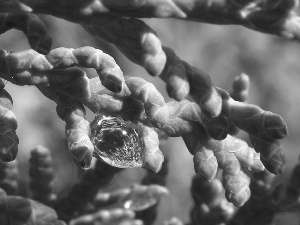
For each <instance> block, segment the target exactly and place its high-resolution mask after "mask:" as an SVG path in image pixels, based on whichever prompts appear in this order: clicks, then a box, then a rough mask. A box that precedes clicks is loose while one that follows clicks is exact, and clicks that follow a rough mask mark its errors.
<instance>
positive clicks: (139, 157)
mask: <svg viewBox="0 0 300 225" xmlns="http://www.w3.org/2000/svg"><path fill="white" fill-rule="evenodd" d="M91 135H92V137H91V140H92V142H93V144H94V156H95V157H96V158H98V159H102V160H103V161H104V162H106V163H108V164H109V165H111V166H115V167H119V168H128V167H142V165H143V157H144V145H143V142H142V136H143V135H142V132H141V131H140V127H139V126H138V125H136V124H134V123H132V122H131V121H125V120H123V119H122V118H120V117H116V116H105V115H101V114H98V115H96V117H95V119H94V121H93V122H92V123H91Z"/></svg>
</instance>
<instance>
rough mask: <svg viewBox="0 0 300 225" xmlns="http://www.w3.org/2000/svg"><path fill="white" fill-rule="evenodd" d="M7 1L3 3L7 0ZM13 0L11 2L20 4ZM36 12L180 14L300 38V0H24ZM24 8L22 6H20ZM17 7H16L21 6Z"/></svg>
mask: <svg viewBox="0 0 300 225" xmlns="http://www.w3.org/2000/svg"><path fill="white" fill-rule="evenodd" d="M6 2H7V1H4V3H0V5H1V6H2V5H3V4H5V6H6V8H7V4H8V3H6ZM15 2H16V1H14V0H11V4H12V5H13V4H16V3H15ZM20 2H22V5H26V6H29V7H28V8H32V9H33V11H34V12H35V13H46V14H51V15H54V16H57V17H61V18H64V19H66V20H71V21H75V22H83V21H84V20H87V19H89V18H91V17H94V16H98V15H103V14H109V15H114V16H126V17H139V18H141V17H143V18H145V17H147V18H168V17H172V18H179V19H185V20H192V21H199V22H205V23H213V24H237V25H243V26H245V27H247V28H250V29H254V30H258V31H260V32H264V33H271V34H276V35H279V36H285V37H288V38H295V39H299V37H300V36H299V29H298V28H299V25H300V22H299V18H298V17H297V15H295V13H293V9H294V8H295V7H296V6H297V4H298V0H286V1H283V0H273V1H265V0H258V1H254V0H247V1H240V0H230V1H225V0H221V1H212V0H186V1H181V0H126V1H117V0H113V1H111V0H89V1H85V0H77V1H72V0H63V1H49V0H43V1H40V0H22V1H20ZM19 8H20V7H19ZM19 8H17V7H15V9H17V10H19Z"/></svg>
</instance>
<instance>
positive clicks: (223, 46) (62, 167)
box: [0, 16, 300, 224]
mask: <svg viewBox="0 0 300 225" xmlns="http://www.w3.org/2000/svg"><path fill="white" fill-rule="evenodd" d="M41 18H42V19H43V20H44V22H45V23H46V24H47V26H48V28H49V30H51V32H52V35H53V48H56V47H71V48H77V47H82V46H92V47H95V48H99V49H101V50H103V51H104V52H106V53H108V54H110V55H111V56H113V57H114V58H115V60H116V62H117V63H118V64H119V66H120V67H121V69H122V70H123V72H124V74H125V75H128V76H140V77H143V78H144V79H146V80H147V81H149V82H152V83H154V84H155V85H156V87H157V88H158V89H159V90H160V91H161V93H162V94H163V95H164V96H165V98H166V100H169V98H168V96H167V94H166V90H165V85H164V83H163V82H162V81H161V80H160V79H159V78H155V77H151V76H149V75H148V74H147V73H146V72H145V71H144V69H143V68H141V67H139V66H137V65H134V64H133V63H132V62H130V61H129V60H127V59H126V58H125V57H124V56H123V55H121V54H120V53H119V52H118V51H117V50H116V49H115V48H114V47H113V46H111V45H108V44H106V43H103V42H99V41H96V40H94V39H93V37H91V36H89V34H87V33H86V32H85V31H84V30H83V29H82V28H81V27H80V26H79V25H77V24H73V23H69V22H66V21H64V20H61V19H57V18H54V17H50V16H41ZM145 22H146V23H147V24H149V25H150V26H151V27H152V28H153V29H154V30H155V31H156V32H157V34H158V36H159V38H160V39H161V41H162V43H163V45H166V46H169V47H171V48H173V49H174V50H175V52H176V53H177V54H178V55H179V56H180V57H181V58H182V59H184V60H185V61H187V62H189V63H190V64H192V65H193V66H196V67H199V68H201V69H202V70H204V71H205V72H207V73H208V74H209V75H210V76H211V79H212V81H213V82H214V83H215V85H216V86H218V87H221V88H223V89H225V90H228V91H230V90H231V84H232V81H233V79H234V77H235V76H237V75H239V74H241V73H243V72H244V73H246V74H248V75H249V76H250V79H251V88H250V95H249V99H248V102H250V103H254V104H257V105H259V106H260V107H261V108H263V109H264V110H269V111H272V112H275V113H277V114H279V115H281V116H282V117H283V118H284V119H285V120H286V122H287V124H288V127H289V135H288V137H287V138H285V139H284V141H283V147H284V150H285V153H286V158H287V167H286V170H285V172H284V173H283V174H282V175H280V176H278V177H277V182H285V181H288V179H289V177H290V173H291V171H292V169H293V167H294V166H295V164H296V163H298V156H299V146H300V138H299V137H300V119H299V112H300V89H299V85H300V76H299V74H300V63H299V62H298V61H299V59H300V45H299V43H295V42H292V41H287V40H284V39H281V38H278V37H274V36H271V35H266V34H260V33H258V32H255V31H251V30H248V29H245V28H242V27H238V26H217V25H208V24H200V23H195V22H185V21H179V20H161V19H148V20H145ZM0 48H1V49H5V50H10V51H19V50H25V49H28V48H29V45H28V43H27V40H26V38H25V36H24V34H23V33H21V32H19V31H16V30H12V31H9V32H7V33H5V34H3V35H1V36H0ZM86 71H87V72H88V74H89V76H90V77H94V76H96V74H95V72H94V71H93V70H86ZM6 89H7V91H8V92H9V93H10V94H11V95H12V97H13V99H14V109H13V111H14V113H15V114H16V116H17V118H18V129H17V134H18V136H19V138H20V144H19V154H18V161H19V164H20V166H21V168H22V169H21V170H20V171H21V173H22V174H21V178H23V179H24V182H26V177H27V175H28V172H27V164H28V159H29V152H30V150H32V149H33V148H34V147H36V146H37V145H43V146H45V147H47V148H49V149H51V151H52V155H53V161H54V168H55V171H56V183H57V192H58V194H59V195H60V196H63V195H65V194H66V193H67V192H68V190H69V189H70V187H71V186H72V185H73V184H74V183H75V182H77V181H78V177H79V176H80V174H81V173H82V171H79V170H78V168H77V166H76V165H75V164H74V162H73V160H72V159H71V157H69V155H68V152H67V143H66V139H65V134H64V122H63V121H61V120H60V119H59V118H58V116H57V115H56V112H55V107H56V105H55V104H54V103H53V102H51V101H50V100H49V99H47V98H46V97H44V96H43V95H42V94H41V93H40V92H39V91H38V90H37V88H35V87H31V86H23V87H19V86H15V85H12V84H8V85H7V87H6ZM89 118H90V120H91V119H92V118H93V116H92V115H89ZM240 137H243V138H245V140H247V139H246V136H244V135H243V134H240ZM163 153H164V154H165V155H166V156H168V158H169V176H168V179H167V187H168V189H169V191H170V195H169V196H167V197H164V198H163V199H162V201H161V203H160V205H159V208H160V211H159V215H158V218H157V222H156V224H162V223H163V222H162V221H164V220H167V219H169V218H170V217H173V216H176V217H178V218H180V219H182V220H183V221H184V222H188V221H189V212H190V209H191V207H192V204H193V203H192V201H191V196H190V191H189V189H190V184H191V177H192V176H193V175H194V169H193V163H192V156H191V155H190V154H189V152H188V150H187V149H186V147H185V145H184V143H183V141H182V139H181V138H169V140H168V143H167V146H165V147H164V149H163ZM144 173H145V171H144V170H143V169H126V170H124V171H123V172H121V173H120V174H119V175H117V177H116V178H115V179H114V186H113V187H114V188H115V187H119V186H127V185H130V184H131V183H133V182H139V180H140V179H141V178H142V177H143V175H144ZM287 218H289V222H288V224H299V221H300V220H299V218H300V217H299V215H298V214H297V213H293V214H283V215H279V216H278V218H276V223H275V224H287V223H286V222H287V221H286V219H287Z"/></svg>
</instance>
